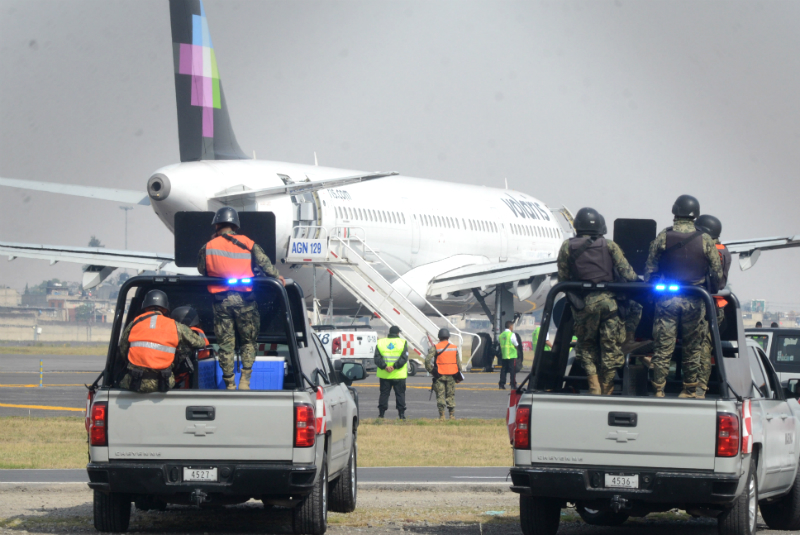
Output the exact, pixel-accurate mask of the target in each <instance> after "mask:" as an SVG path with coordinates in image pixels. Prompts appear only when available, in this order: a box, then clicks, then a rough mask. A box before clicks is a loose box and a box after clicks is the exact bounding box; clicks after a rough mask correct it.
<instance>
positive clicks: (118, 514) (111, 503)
mask: <svg viewBox="0 0 800 535" xmlns="http://www.w3.org/2000/svg"><path fill="white" fill-rule="evenodd" d="M130 521H131V500H130V498H129V497H128V496H127V495H125V494H118V493H113V492H112V493H104V492H100V491H98V490H96V491H94V529H96V530H97V531H103V532H109V531H110V532H115V533H121V532H123V531H128V525H129V524H130Z"/></svg>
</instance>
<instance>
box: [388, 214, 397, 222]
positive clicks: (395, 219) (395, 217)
mask: <svg viewBox="0 0 800 535" xmlns="http://www.w3.org/2000/svg"><path fill="white" fill-rule="evenodd" d="M389 215H391V216H392V223H394V224H395V225H396V224H397V215H395V213H394V212H389Z"/></svg>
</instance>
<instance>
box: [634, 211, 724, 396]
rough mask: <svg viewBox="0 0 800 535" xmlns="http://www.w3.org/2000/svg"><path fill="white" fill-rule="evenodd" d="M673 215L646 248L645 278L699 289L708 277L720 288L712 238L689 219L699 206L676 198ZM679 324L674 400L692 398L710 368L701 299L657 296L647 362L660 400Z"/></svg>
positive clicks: (715, 251)
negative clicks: (679, 385) (679, 376)
mask: <svg viewBox="0 0 800 535" xmlns="http://www.w3.org/2000/svg"><path fill="white" fill-rule="evenodd" d="M672 213H673V214H674V215H675V219H674V222H673V225H672V226H671V227H668V228H666V229H664V230H662V231H661V232H660V233H659V234H658V236H656V239H655V240H653V241H652V243H651V244H650V253H649V255H648V257H647V264H646V266H645V272H644V280H645V281H646V282H649V281H659V280H660V281H664V282H666V283H679V284H691V285H695V286H700V285H703V284H705V282H706V276H707V275H708V276H709V277H710V278H711V285H712V287H713V288H717V287H719V286H718V285H719V282H720V280H721V279H722V265H721V263H720V259H719V253H718V252H717V248H716V246H715V244H714V240H713V239H712V238H711V236H709V235H707V234H704V233H703V232H701V231H698V230H696V229H695V228H694V220H695V218H696V217H697V216H698V215H700V202H699V201H698V200H697V199H696V198H694V197H692V196H691V195H681V196H680V197H678V198H677V200H676V201H675V204H673V205H672ZM679 323H680V327H681V340H682V343H683V366H682V370H683V391H681V393H680V395H679V396H678V397H681V398H694V397H696V394H697V386H698V378H699V373H700V371H701V370H702V369H704V368H705V367H708V368H709V369H710V366H711V363H710V361H706V359H707V358H708V357H707V356H705V355H703V342H704V341H705V339H706V337H707V336H708V322H707V321H706V306H705V304H704V302H703V300H702V299H701V298H699V297H693V296H692V297H690V296H687V295H681V294H680V293H679V292H678V293H677V294H676V293H674V292H670V293H669V294H663V295H659V296H658V297H657V299H656V310H655V319H654V321H653V342H654V344H653V360H652V361H651V363H652V365H653V387H654V388H655V390H656V397H662V398H663V397H664V388H665V386H666V384H667V375H668V373H669V363H670V360H671V359H672V354H673V352H674V351H675V340H676V338H677V336H678V324H679ZM709 357H710V355H709ZM703 395H705V390H703Z"/></svg>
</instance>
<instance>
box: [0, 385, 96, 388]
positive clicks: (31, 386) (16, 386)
mask: <svg viewBox="0 0 800 535" xmlns="http://www.w3.org/2000/svg"><path fill="white" fill-rule="evenodd" d="M58 386H86V385H84V384H75V385H58V384H56V385H44V388H53V387H58ZM0 388H41V387H40V386H39V385H0Z"/></svg>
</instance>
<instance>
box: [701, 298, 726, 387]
mask: <svg viewBox="0 0 800 535" xmlns="http://www.w3.org/2000/svg"><path fill="white" fill-rule="evenodd" d="M723 321H725V309H723V308H717V325H719V326H720V327H722V322H723ZM710 378H711V329H708V334H706V339H705V340H703V358H702V359H700V371H699V372H698V373H697V381H698V382H700V383H703V384H704V385H706V386H708V380H709V379H710Z"/></svg>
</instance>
